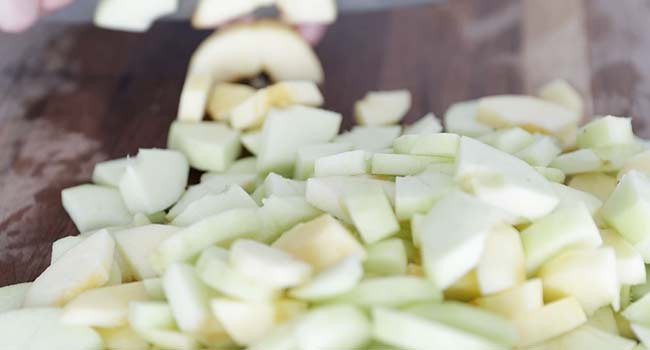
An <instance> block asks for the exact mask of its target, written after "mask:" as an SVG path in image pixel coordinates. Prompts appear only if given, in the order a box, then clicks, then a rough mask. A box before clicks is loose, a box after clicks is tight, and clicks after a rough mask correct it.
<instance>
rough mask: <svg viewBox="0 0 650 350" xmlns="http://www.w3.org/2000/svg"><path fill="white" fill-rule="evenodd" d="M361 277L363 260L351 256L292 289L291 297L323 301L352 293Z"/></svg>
mask: <svg viewBox="0 0 650 350" xmlns="http://www.w3.org/2000/svg"><path fill="white" fill-rule="evenodd" d="M361 277H363V268H362V266H361V260H360V259H359V258H358V257H355V256H349V257H346V258H344V259H343V260H341V261H339V262H338V263H336V264H334V265H332V266H330V267H328V268H326V269H324V270H323V271H321V272H320V273H319V274H318V275H316V276H315V277H314V278H313V279H312V280H311V281H309V282H308V283H306V284H304V285H302V286H299V287H296V288H294V289H292V290H291V291H290V295H291V296H292V297H294V298H297V299H300V300H307V301H312V302H314V301H322V300H325V299H329V298H333V297H336V296H338V295H341V294H344V293H346V292H348V291H350V290H351V289H352V288H354V287H355V286H356V285H357V284H358V283H359V281H360V280H361Z"/></svg>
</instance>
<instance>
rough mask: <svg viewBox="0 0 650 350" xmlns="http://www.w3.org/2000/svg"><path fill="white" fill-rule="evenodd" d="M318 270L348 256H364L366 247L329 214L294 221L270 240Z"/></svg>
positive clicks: (274, 244) (276, 246) (362, 257)
mask: <svg viewBox="0 0 650 350" xmlns="http://www.w3.org/2000/svg"><path fill="white" fill-rule="evenodd" d="M273 247H275V248H278V249H281V250H284V251H285V252H287V253H289V254H291V255H293V256H294V257H296V258H298V259H300V260H302V261H305V262H307V263H309V264H310V265H311V266H312V267H313V268H314V270H316V271H320V270H322V269H324V268H327V267H329V266H331V265H334V264H336V263H338V262H339V261H341V260H343V259H345V258H346V257H348V256H356V257H359V258H360V259H365V257H366V251H365V249H364V248H363V246H362V245H361V244H359V242H358V241H357V240H356V239H355V238H354V236H352V234H351V233H350V231H348V229H347V228H345V226H343V225H341V223H340V222H338V221H337V220H336V219H334V218H333V217H331V216H329V215H322V216H320V217H318V218H316V219H313V220H311V221H308V222H305V223H301V224H298V225H296V226H294V227H293V228H292V229H290V230H289V231H287V232H285V233H283V234H282V236H280V238H278V240H277V241H275V242H274V243H273Z"/></svg>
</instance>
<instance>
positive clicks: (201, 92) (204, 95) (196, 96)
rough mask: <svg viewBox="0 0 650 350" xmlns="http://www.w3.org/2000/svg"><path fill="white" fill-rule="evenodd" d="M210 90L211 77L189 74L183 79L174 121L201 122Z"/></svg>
mask: <svg viewBox="0 0 650 350" xmlns="http://www.w3.org/2000/svg"><path fill="white" fill-rule="evenodd" d="M211 89H212V77H211V76H210V75H207V74H189V75H188V76H187V78H186V79H185V83H184V85H183V90H182V91H181V97H180V102H179V104H178V116H177V117H176V119H178V120H179V121H183V122H188V123H198V122H200V121H201V120H203V115H204V114H205V105H206V104H207V102H208V97H209V96H210V91H211Z"/></svg>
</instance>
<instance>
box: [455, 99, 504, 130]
mask: <svg viewBox="0 0 650 350" xmlns="http://www.w3.org/2000/svg"><path fill="white" fill-rule="evenodd" d="M444 121H445V130H446V131H447V132H451V133H455V134H460V135H464V136H470V137H477V136H481V135H485V134H487V133H490V132H492V131H494V128H492V127H491V126H489V125H487V124H484V123H482V122H480V121H479V120H478V101H465V102H458V103H454V104H452V105H451V106H449V108H448V109H447V111H446V112H445V117H444Z"/></svg>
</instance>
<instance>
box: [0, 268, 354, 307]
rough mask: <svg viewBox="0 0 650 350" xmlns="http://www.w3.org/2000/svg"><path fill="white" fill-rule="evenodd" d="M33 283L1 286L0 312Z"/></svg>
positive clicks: (16, 304)
mask: <svg viewBox="0 0 650 350" xmlns="http://www.w3.org/2000/svg"><path fill="white" fill-rule="evenodd" d="M359 267H361V266H359ZM31 285H32V283H31V282H28V283H19V284H14V285H9V286H4V287H0V314H2V313H4V312H7V311H11V310H15V309H20V308H21V306H22V305H23V302H24V301H25V295H26V294H27V291H28V290H29V287H30V286H31Z"/></svg>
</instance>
